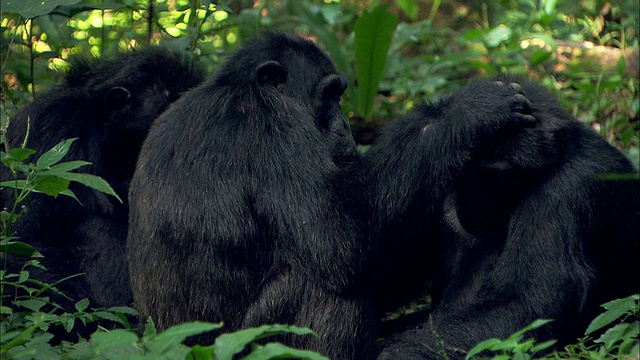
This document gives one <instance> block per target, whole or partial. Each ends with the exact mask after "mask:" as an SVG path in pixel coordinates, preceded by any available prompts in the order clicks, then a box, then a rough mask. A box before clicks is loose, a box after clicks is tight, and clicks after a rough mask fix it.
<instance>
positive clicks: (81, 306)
mask: <svg viewBox="0 0 640 360" xmlns="http://www.w3.org/2000/svg"><path fill="white" fill-rule="evenodd" d="M88 307H89V299H87V298H84V299H82V300H80V301H78V302H77V303H76V304H75V308H76V311H77V312H83V311H85V310H87V308H88Z"/></svg>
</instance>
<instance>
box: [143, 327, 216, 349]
mask: <svg viewBox="0 0 640 360" xmlns="http://www.w3.org/2000/svg"><path fill="white" fill-rule="evenodd" d="M221 327H222V325H221V324H213V323H205V322H199V321H194V322H188V323H184V324H179V325H175V326H172V327H170V328H168V329H167V330H165V331H163V332H162V333H160V334H158V335H157V336H156V337H155V338H154V339H153V342H152V344H151V345H150V346H149V347H150V349H151V351H152V352H153V353H154V354H156V355H160V354H163V353H165V352H166V351H168V350H169V349H170V348H171V347H174V346H177V345H179V344H181V343H182V342H183V341H184V340H185V339H186V338H188V337H189V336H193V335H198V334H202V333H205V332H209V331H213V330H216V329H219V328H221Z"/></svg>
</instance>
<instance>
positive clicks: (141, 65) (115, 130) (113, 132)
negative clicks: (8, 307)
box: [2, 47, 203, 310]
mask: <svg viewBox="0 0 640 360" xmlns="http://www.w3.org/2000/svg"><path fill="white" fill-rule="evenodd" d="M202 78H203V70H202V69H201V67H200V65H198V64H197V62H196V61H195V59H192V58H190V57H187V56H184V55H179V54H177V53H172V52H169V51H168V50H166V49H163V48H160V47H150V48H146V49H140V50H134V51H130V52H126V53H122V54H119V55H118V56H116V57H115V58H112V59H104V58H103V59H93V60H90V59H84V58H82V59H76V60H75V61H74V62H73V63H72V66H71V70H70V72H69V73H68V74H67V75H66V76H65V79H64V82H63V83H62V84H60V85H58V86H56V87H54V88H53V89H51V90H50V91H48V92H46V93H44V94H42V95H41V96H39V97H38V98H37V99H36V100H35V101H34V102H32V103H31V104H29V105H28V106H26V107H25V108H24V109H22V110H21V111H19V112H18V113H17V114H16V115H15V116H13V117H12V119H11V121H10V124H9V128H8V131H7V137H8V142H9V145H10V146H11V147H17V146H20V144H21V143H22V141H23V139H24V137H25V134H26V133H27V129H29V130H28V140H27V144H26V146H27V147H28V148H32V149H34V150H37V154H36V157H37V156H39V155H41V154H42V153H44V152H45V151H47V150H49V149H50V148H51V147H53V146H54V145H55V144H57V143H58V142H60V141H62V140H64V139H69V138H76V137H77V138H78V140H76V141H75V143H74V144H73V145H72V148H71V149H70V151H69V153H68V154H67V156H66V158H65V159H64V160H65V161H67V160H86V161H89V162H91V163H92V164H91V165H90V166H87V167H86V168H81V169H80V171H85V172H88V173H92V174H95V175H98V176H100V177H102V178H104V179H105V180H106V181H107V182H108V183H109V184H110V185H111V186H112V187H113V189H114V190H115V192H116V193H117V194H118V195H119V197H120V198H121V199H123V201H124V203H121V202H119V201H118V200H116V199H115V198H113V197H110V196H107V195H105V194H103V193H100V192H98V191H94V190H92V189H90V188H87V187H84V186H76V185H77V184H74V183H72V184H71V189H72V191H73V192H74V193H75V194H76V196H77V198H78V200H79V201H80V203H78V202H77V201H75V200H72V199H71V198H66V197H64V196H62V197H58V198H56V199H53V198H51V197H48V196H44V195H40V194H32V195H31V196H30V198H29V201H28V202H27V203H26V205H27V211H26V212H25V213H24V214H22V217H21V218H20V219H19V220H18V222H17V223H16V224H15V227H14V230H15V232H16V236H18V237H19V240H20V241H24V242H27V243H29V244H31V245H33V246H34V247H35V248H36V249H37V250H39V251H40V252H41V253H42V254H43V255H44V259H42V260H41V263H42V264H43V265H44V266H45V267H46V268H47V269H48V270H47V271H46V272H44V273H38V274H36V271H35V270H34V268H29V270H30V271H31V277H32V278H37V279H39V280H44V281H47V282H48V283H53V282H55V281H58V280H60V279H62V278H64V277H67V276H70V275H74V274H78V273H85V275H83V276H80V277H75V278H72V279H70V280H67V281H64V282H62V283H60V284H59V285H58V286H57V287H58V289H60V290H61V291H62V292H63V293H64V294H65V295H66V296H67V297H68V298H70V299H71V300H72V302H69V301H67V300H65V298H62V297H60V298H59V299H57V301H58V302H59V303H60V305H63V306H64V307H65V308H67V310H73V306H71V304H73V303H75V302H76V301H78V300H80V299H82V298H85V297H88V298H89V299H90V302H91V305H92V306H96V307H99V306H114V305H129V304H131V303H132V302H133V296H132V295H131V289H130V285H129V276H128V272H127V264H126V258H125V255H124V251H125V247H126V234H127V223H128V202H127V191H128V185H129V182H130V181H131V177H132V176H133V170H134V169H135V163H136V159H137V157H138V153H139V151H140V147H141V146H142V141H143V140H144V137H145V136H146V134H147V131H148V129H149V127H150V125H151V122H152V121H153V120H154V119H155V118H156V117H157V116H158V115H159V114H160V113H161V112H162V111H163V110H164V109H165V108H166V107H167V106H168V105H169V104H170V103H171V102H173V101H175V100H176V99H177V98H178V97H179V96H180V95H181V93H183V92H184V91H186V90H187V89H189V88H191V87H194V86H195V85H197V84H199V82H200V81H201V79H202ZM3 168H4V167H3ZM2 176H3V180H5V179H8V178H9V176H10V175H9V174H8V171H7V170H6V169H3V173H2ZM2 197H3V201H2V202H3V206H10V205H11V204H12V202H13V193H12V192H11V191H9V190H8V189H5V190H4V191H3V193H2ZM23 264H24V261H23V259H19V258H10V259H9V269H10V270H13V271H16V270H18V271H19V270H20V267H21V266H22V265H23Z"/></svg>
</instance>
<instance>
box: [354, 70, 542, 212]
mask: <svg viewBox="0 0 640 360" xmlns="http://www.w3.org/2000/svg"><path fill="white" fill-rule="evenodd" d="M519 91H520V89H519V87H518V86H516V87H515V88H514V87H512V86H511V85H505V84H501V83H497V82H492V81H477V82H473V83H471V84H469V85H468V86H466V87H465V88H463V89H462V90H461V91H459V92H458V93H456V94H455V95H453V96H452V97H450V98H448V99H446V100H443V101H441V102H440V103H438V104H434V105H430V106H426V107H422V108H419V109H417V110H414V111H413V112H412V113H410V114H408V115H407V116H404V117H402V118H400V119H398V120H396V121H395V122H394V123H392V124H391V125H390V126H389V127H388V128H387V129H386V130H385V131H384V132H383V134H382V135H381V136H380V138H379V139H378V141H377V142H376V143H375V144H374V145H373V146H372V147H371V149H370V150H369V151H368V152H367V153H366V154H365V157H364V159H363V164H364V166H363V168H364V169H366V171H363V172H368V173H367V174H366V175H364V177H365V178H366V179H369V180H368V191H369V196H370V197H372V198H373V199H375V201H374V202H375V206H374V207H375V211H376V213H377V217H378V219H384V221H385V222H393V221H394V220H395V219H396V218H397V217H398V216H400V215H401V214H403V213H404V212H405V211H406V210H407V208H408V206H409V205H410V203H411V202H412V201H414V200H415V199H417V198H419V199H420V201H421V203H423V204H431V205H432V206H437V204H439V203H440V202H441V200H442V199H443V197H444V196H445V195H446V194H447V193H448V192H449V190H450V188H451V186H452V183H453V181H454V180H455V178H456V176H457V175H458V174H460V173H461V171H462V170H463V168H464V167H465V165H466V164H467V163H468V162H469V161H470V159H471V156H472V153H473V151H474V149H475V148H476V147H477V146H478V145H479V143H480V142H481V141H483V140H484V141H487V140H488V139H490V138H491V137H492V135H493V134H495V132H496V131H497V130H498V129H499V128H500V127H502V126H528V127H529V126H534V125H535V123H536V121H535V118H534V117H533V116H531V115H529V114H530V104H529V101H528V100H527V98H526V97H524V96H523V95H522V94H521V93H520V92H519Z"/></svg>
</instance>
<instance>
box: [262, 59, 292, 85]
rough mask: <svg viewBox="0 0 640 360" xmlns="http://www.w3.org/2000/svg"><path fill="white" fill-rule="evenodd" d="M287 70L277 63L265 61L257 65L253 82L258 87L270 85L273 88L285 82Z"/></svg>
mask: <svg viewBox="0 0 640 360" xmlns="http://www.w3.org/2000/svg"><path fill="white" fill-rule="evenodd" d="M287 75H288V74H287V70H286V69H285V68H284V66H282V64H280V63H279V62H277V61H265V62H263V63H262V64H260V65H258V67H257V68H256V72H255V81H256V83H258V84H259V85H271V86H273V87H275V88H278V87H280V86H281V85H283V84H284V83H286V82H287Z"/></svg>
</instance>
